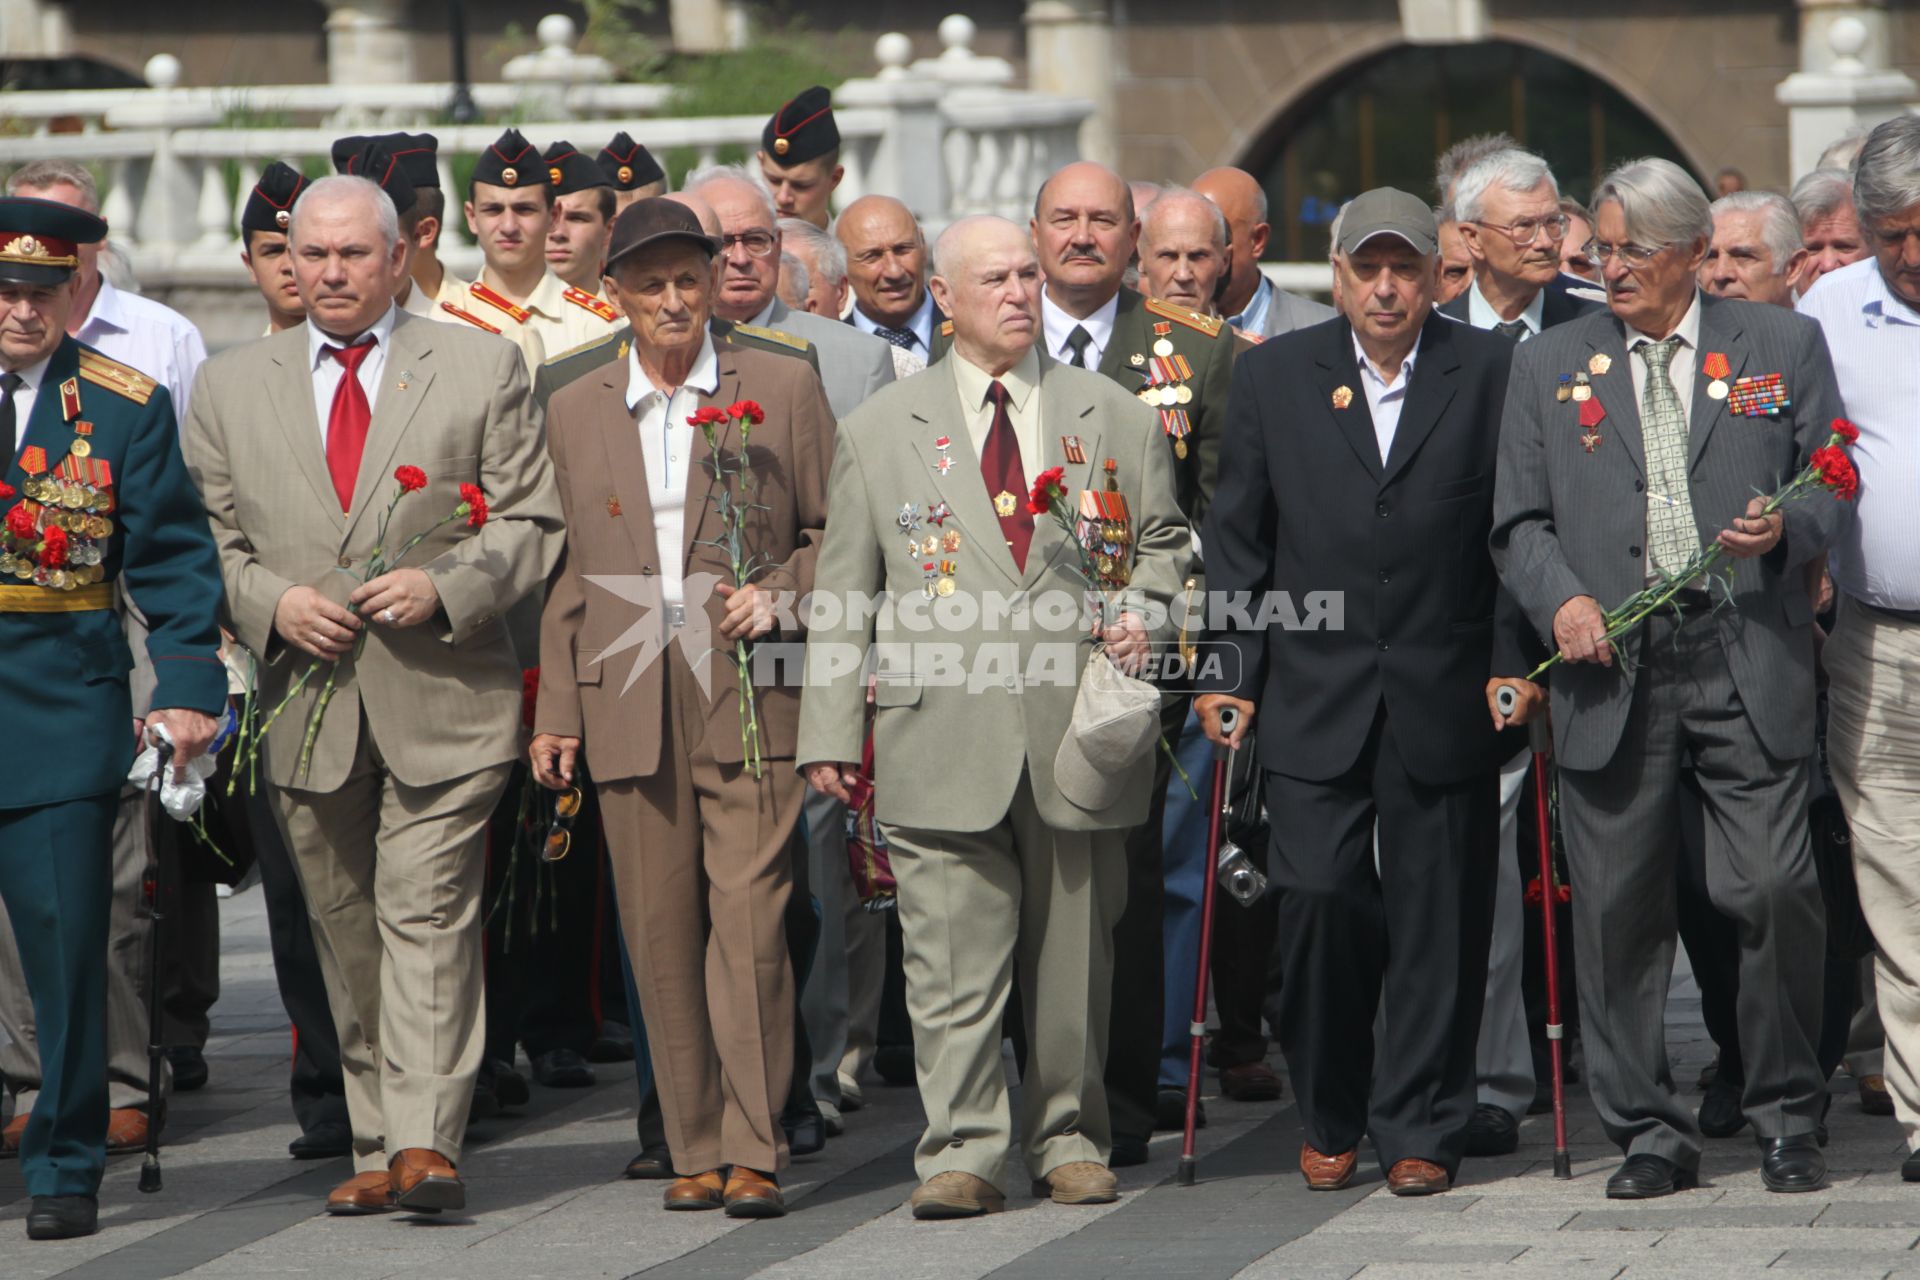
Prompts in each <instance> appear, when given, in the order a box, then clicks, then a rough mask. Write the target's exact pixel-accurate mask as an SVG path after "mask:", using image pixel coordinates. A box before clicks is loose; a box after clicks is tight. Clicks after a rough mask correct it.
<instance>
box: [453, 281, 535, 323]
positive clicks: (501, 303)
mask: <svg viewBox="0 0 1920 1280" xmlns="http://www.w3.org/2000/svg"><path fill="white" fill-rule="evenodd" d="M467 292H468V293H469V294H471V295H472V296H473V297H475V298H478V299H479V300H480V301H482V302H484V303H486V304H487V305H488V306H490V307H492V308H494V309H495V310H497V311H502V312H505V313H506V314H507V315H510V316H512V317H513V322H514V323H515V324H525V323H526V322H527V320H528V319H529V318H530V317H531V316H532V315H533V312H531V311H529V310H527V309H526V308H525V307H518V306H515V305H514V304H513V303H511V302H509V301H507V299H505V298H503V297H501V296H500V295H499V294H497V293H495V292H494V291H493V290H491V289H489V288H487V286H485V285H483V284H481V283H480V282H479V281H478V280H475V281H474V282H473V283H472V284H471V285H469V286H467ZM494 332H495V333H498V332H499V330H498V329H496V330H494Z"/></svg>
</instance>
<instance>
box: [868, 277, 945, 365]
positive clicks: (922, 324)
mask: <svg viewBox="0 0 1920 1280" xmlns="http://www.w3.org/2000/svg"><path fill="white" fill-rule="evenodd" d="M853 327H854V328H856V329H858V330H859V331H860V332H862V333H871V334H873V335H874V336H875V337H878V336H880V325H879V324H878V322H876V321H875V320H874V319H873V318H872V317H870V316H868V315H867V313H866V312H864V311H862V310H861V309H860V308H859V306H858V305H857V304H856V305H855V306H854V308H853ZM903 327H905V328H907V329H909V330H911V331H912V332H913V336H914V337H916V338H918V339H919V340H920V352H921V358H922V359H925V358H926V357H927V356H928V355H930V354H932V352H933V294H932V293H928V292H923V293H922V294H921V295H920V309H919V310H918V311H916V312H914V313H913V315H912V316H911V317H910V318H909V319H908V320H907V323H906V325H905V326H903Z"/></svg>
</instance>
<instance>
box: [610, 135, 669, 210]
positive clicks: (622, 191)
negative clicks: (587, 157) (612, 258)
mask: <svg viewBox="0 0 1920 1280" xmlns="http://www.w3.org/2000/svg"><path fill="white" fill-rule="evenodd" d="M594 163H596V164H598V165H599V166H600V171H601V172H602V173H604V174H606V175H607V185H608V186H610V187H612V188H613V190H614V204H613V214H614V216H615V217H616V218H617V217H619V216H620V211H621V210H622V209H624V208H626V207H627V206H628V205H630V204H632V203H633V202H634V201H635V200H644V199H646V198H647V197H648V196H659V195H665V194H666V192H667V174H666V171H665V170H664V169H662V168H661V167H660V162H659V161H658V160H655V159H654V158H653V153H652V152H650V151H648V150H647V149H646V148H645V147H643V146H641V145H640V144H639V143H637V142H635V141H634V140H633V139H632V138H631V137H629V136H628V135H627V134H626V133H625V132H624V131H623V132H620V133H616V134H614V135H613V141H612V142H609V143H608V144H607V145H606V146H604V147H602V148H600V154H599V155H597V156H595V157H594Z"/></svg>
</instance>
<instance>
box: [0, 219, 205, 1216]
mask: <svg viewBox="0 0 1920 1280" xmlns="http://www.w3.org/2000/svg"><path fill="white" fill-rule="evenodd" d="M106 233H107V225H106V223H104V222H102V221H101V220H100V219H99V218H98V217H96V216H94V215H93V214H91V213H88V212H86V211H85V210H82V209H77V208H75V207H73V206H72V205H67V204H61V203H59V202H57V201H52V200H34V199H28V198H25V197H17V196H16V197H12V198H8V199H0V440H4V441H5V444H4V445H0V449H3V450H4V453H0V459H4V461H0V506H3V507H5V509H6V512H5V514H6V519H5V521H4V523H3V524H0V576H3V577H4V583H0V653H5V654H6V661H5V662H4V663H0V724H6V725H10V726H24V725H30V724H31V725H39V726H43V729H42V738H43V739H44V740H45V741H47V742H49V743H52V744H56V746H55V749H54V750H53V751H52V752H48V753H42V754H43V756H44V759H42V760H39V761H36V762H34V763H33V764H32V765H31V766H29V767H19V768H13V769H9V770H6V771H5V772H4V774H0V906H3V907H4V909H5V910H6V912H7V914H8V915H9V916H10V917H11V919H12V922H13V930H14V937H15V940H16V943H17V945H18V947H19V952H20V962H21V968H22V969H23V970H24V971H25V974H26V981H27V990H28V994H29V996H30V997H31V999H32V1003H33V1015H34V1023H35V1029H36V1034H37V1039H38V1043H39V1045H40V1048H41V1051H42V1056H41V1063H40V1065H41V1080H40V1095H39V1098H38V1099H37V1100H36V1101H35V1102H34V1104H33V1111H32V1115H31V1118H30V1119H29V1120H28V1122H27V1124H26V1127H25V1130H24V1132H23V1133H22V1134H21V1138H20V1166H21V1178H22V1180H23V1181H24V1182H25V1184H26V1192H27V1195H29V1196H30V1197H32V1205H31V1207H30V1208H29V1209H28V1211H27V1235H28V1237H29V1238H31V1239H34V1240H58V1239H70V1238H73V1237H76V1236H86V1235H91V1234H93V1232H94V1231H95V1230H96V1229H97V1227H98V1221H99V1194H100V1178H101V1174H102V1172H103V1171H104V1170H105V1168H106V1162H107V1121H108V1105H107V1104H108V1099H107V968H108V966H107V965H106V964H105V963H104V961H105V959H106V956H107V934H108V916H109V907H110V904H111V901H112V894H113V883H112V877H111V875H110V874H109V873H110V872H111V870H112V868H113V856H112V850H113V826H114V815H115V813H116V811H117V809H118V807H119V794H120V786H121V783H122V782H123V781H124V780H125V779H126V776H127V770H128V767H129V766H130V765H131V764H132V763H133V752H134V742H133V736H132V735H131V734H129V733H128V732H127V727H128V725H130V724H132V723H133V703H132V701H131V699H130V698H129V695H128V688H127V680H126V675H125V672H126V670H127V668H128V667H129V666H130V665H131V658H130V657H129V658H128V659H127V661H124V662H122V661H116V655H124V654H127V641H126V637H125V632H124V630H123V626H122V623H121V621H120V618H119V616H118V615H117V614H116V612H115V610H114V593H115V592H116V591H117V590H118V589H119V586H120V580H121V579H125V582H126V585H127V587H128V588H129V589H130V590H131V591H132V592H133V593H135V594H137V595H138V596H139V599H140V607H141V610H142V612H143V613H144V614H145V621H146V622H147V626H148V633H147V639H146V647H147V654H148V656H149V657H150V658H152V660H153V670H154V672H155V673H156V676H157V678H158V680H159V687H158V688H156V689H155V690H154V693H153V696H152V700H151V705H152V707H153V708H154V709H153V710H152V711H151V712H149V713H148V714H147V719H146V723H147V725H148V727H149V730H150V731H151V730H152V729H155V728H164V729H165V731H166V733H167V734H168V735H170V736H171V738H172V741H173V743H174V746H175V753H174V764H175V765H184V764H185V763H186V762H187V761H188V760H191V759H192V758H193V757H195V756H197V755H199V754H201V753H202V752H204V751H205V750H206V748H207V746H208V744H209V743H210V742H211V741H212V739H213V736H214V732H215V730H216V729H217V727H218V723H217V721H216V720H215V719H214V717H215V716H217V715H220V714H221V713H222V712H224V711H225V709H226V705H227V675H226V668H225V667H223V666H222V665H221V663H220V659H219V656H218V651H219V646H220V630H219V625H218V622H217V614H218V612H219V608H220V565H219V560H218V558H217V555H216V553H215V551H214V546H213V538H212V534H211V532H210V531H209V529H208V525H207V516H206V511H205V508H204V507H203V506H202V505H201V502H200V496H199V494H198V493H197V492H196V491H195V489H194V486H193V481H192V480H191V479H190V478H189V477H188V475H187V469H186V466H185V464H184V463H183V462H182V461H181V459H180V447H179V443H178V436H179V432H178V428H177V426H176V425H175V422H174V416H173V403H172V398H171V396H169V394H168V393H167V390H166V388H165V387H163V386H160V385H159V384H157V383H155V381H154V380H153V379H152V378H150V377H148V376H147V375H146V374H143V373H140V372H139V371H137V370H135V369H133V368H131V367H129V366H127V365H124V364H121V363H120V362H119V361H117V360H113V359H110V358H108V357H107V356H105V355H102V354H101V353H100V352H99V351H97V350H95V349H94V348H92V347H90V346H87V345H86V344H85V343H82V342H79V341H77V340H75V339H74V338H72V337H70V336H69V335H68V334H67V324H68V322H69V321H70V320H71V319H72V318H73V313H74V307H75V290H74V286H73V284H72V283H71V281H72V278H73V275H74V271H75V269H76V268H77V267H78V266H79V247H80V245H82V244H93V243H97V242H99V241H100V240H101V239H103V238H104V237H105V236H106Z"/></svg>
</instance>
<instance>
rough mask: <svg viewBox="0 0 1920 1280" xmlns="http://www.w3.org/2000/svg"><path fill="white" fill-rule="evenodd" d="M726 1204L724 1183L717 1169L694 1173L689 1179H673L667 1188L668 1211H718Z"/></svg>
mask: <svg viewBox="0 0 1920 1280" xmlns="http://www.w3.org/2000/svg"><path fill="white" fill-rule="evenodd" d="M726 1203H727V1199H726V1181H725V1179H723V1178H722V1177H721V1176H720V1171H719V1170H718V1169H709V1170H707V1171H706V1172H705V1173H696V1174H694V1175H693V1176H692V1177H691V1178H675V1179H674V1180H673V1185H672V1186H670V1187H668V1188H667V1197H666V1206H667V1208H669V1209H719V1208H723V1207H725V1205H726Z"/></svg>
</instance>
